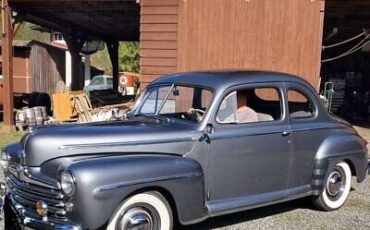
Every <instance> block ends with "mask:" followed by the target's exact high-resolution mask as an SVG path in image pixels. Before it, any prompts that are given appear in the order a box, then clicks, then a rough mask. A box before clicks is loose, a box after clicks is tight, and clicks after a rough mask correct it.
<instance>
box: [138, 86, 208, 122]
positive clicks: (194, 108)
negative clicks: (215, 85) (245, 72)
mask: <svg viewBox="0 0 370 230" xmlns="http://www.w3.org/2000/svg"><path fill="white" fill-rule="evenodd" d="M212 98H213V93H212V92H211V91H210V90H208V89H204V88H200V87H191V86H180V85H169V86H157V87H151V88H149V89H148V90H147V91H146V92H145V93H144V95H143V97H142V100H141V103H140V104H139V105H138V106H137V107H136V110H135V112H134V115H135V116H140V115H144V116H165V117H169V118H177V119H182V120H186V121H191V122H200V121H202V120H203V117H204V115H205V113H206V111H207V110H208V107H209V105H210V104H211V101H212Z"/></svg>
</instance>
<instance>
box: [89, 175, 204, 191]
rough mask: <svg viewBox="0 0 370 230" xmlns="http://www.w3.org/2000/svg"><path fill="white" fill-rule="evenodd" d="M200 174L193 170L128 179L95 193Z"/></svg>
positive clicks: (100, 188)
mask: <svg viewBox="0 0 370 230" xmlns="http://www.w3.org/2000/svg"><path fill="white" fill-rule="evenodd" d="M200 176H202V173H200V172H193V173H184V174H178V175H169V176H161V177H153V178H147V179H140V180H132V181H126V182H121V183H116V184H111V185H105V186H101V187H99V188H96V189H95V190H94V194H97V193H101V192H107V191H110V190H115V189H118V188H122V187H127V186H132V185H138V184H146V183H152V182H158V181H165V180H175V179H187V178H192V177H200Z"/></svg>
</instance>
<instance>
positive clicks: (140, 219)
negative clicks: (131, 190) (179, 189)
mask: <svg viewBox="0 0 370 230" xmlns="http://www.w3.org/2000/svg"><path fill="white" fill-rule="evenodd" d="M172 225H173V217H172V211H171V207H170V205H169V204H168V202H167V200H166V199H165V198H164V197H163V196H162V195H161V194H160V193H158V192H146V193H140V194H137V195H134V196H132V197H130V198H128V199H127V200H125V201H124V202H123V203H122V204H121V206H120V207H119V208H118V210H117V211H116V212H115V214H114V215H113V217H112V218H111V220H110V221H109V224H108V227H107V230H139V229H140V230H172Z"/></svg>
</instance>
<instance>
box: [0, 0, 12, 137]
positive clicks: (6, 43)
mask: <svg viewBox="0 0 370 230" xmlns="http://www.w3.org/2000/svg"><path fill="white" fill-rule="evenodd" d="M1 7H2V8H1V15H2V21H3V31H2V59H3V65H2V66H3V67H2V68H3V77H4V79H3V84H4V125H3V128H2V129H3V131H4V132H9V131H12V130H14V101H13V27H12V16H11V13H12V12H11V9H10V7H9V5H8V0H2V4H1Z"/></svg>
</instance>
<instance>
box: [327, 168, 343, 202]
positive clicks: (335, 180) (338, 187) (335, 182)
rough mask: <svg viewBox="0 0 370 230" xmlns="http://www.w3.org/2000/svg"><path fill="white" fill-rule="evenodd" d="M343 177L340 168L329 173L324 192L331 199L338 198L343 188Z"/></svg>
mask: <svg viewBox="0 0 370 230" xmlns="http://www.w3.org/2000/svg"><path fill="white" fill-rule="evenodd" d="M345 184H346V181H345V177H343V172H341V170H340V169H335V170H334V171H333V172H331V173H330V175H329V178H328V181H327V183H326V192H327V193H328V195H329V196H330V198H331V199H333V200H336V199H338V198H339V197H340V196H341V195H342V193H343V191H344V188H345Z"/></svg>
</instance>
